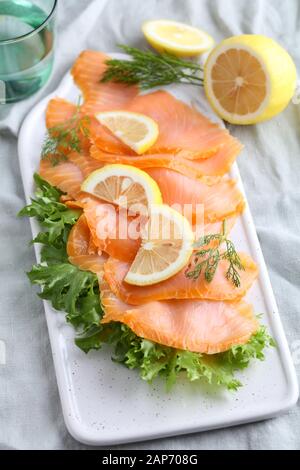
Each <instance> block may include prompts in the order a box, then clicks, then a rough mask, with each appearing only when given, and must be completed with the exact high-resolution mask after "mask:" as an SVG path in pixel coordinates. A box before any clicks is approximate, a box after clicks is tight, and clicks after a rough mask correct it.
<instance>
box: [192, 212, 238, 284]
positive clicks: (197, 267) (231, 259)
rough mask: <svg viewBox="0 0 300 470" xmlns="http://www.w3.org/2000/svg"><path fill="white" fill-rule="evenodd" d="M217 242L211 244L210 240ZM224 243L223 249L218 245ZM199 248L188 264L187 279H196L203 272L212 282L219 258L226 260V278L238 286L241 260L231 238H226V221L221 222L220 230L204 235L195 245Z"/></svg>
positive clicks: (208, 280) (206, 278)
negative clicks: (219, 231) (213, 244)
mask: <svg viewBox="0 0 300 470" xmlns="http://www.w3.org/2000/svg"><path fill="white" fill-rule="evenodd" d="M214 241H216V242H218V243H217V244H216V246H211V243H212V242H214ZM224 244H225V249H224V250H221V249H220V247H221V246H222V245H224ZM195 247H196V248H201V249H200V250H199V251H197V252H196V253H195V254H194V258H193V261H192V263H191V264H190V265H189V267H188V269H187V271H186V273H185V274H186V276H187V277H188V278H189V279H194V280H196V279H198V277H199V276H200V275H201V273H203V272H204V277H205V280H206V281H207V282H212V280H213V278H214V276H215V273H216V271H217V269H218V265H219V262H220V261H221V260H227V261H228V263H229V267H228V269H227V272H226V278H227V279H228V280H229V281H231V282H232V283H233V285H234V286H235V287H240V285H241V277H240V273H239V271H240V270H244V269H245V268H244V266H243V264H242V261H241V259H240V257H239V255H238V253H237V252H236V249H235V246H234V244H233V242H232V241H231V240H229V239H228V238H227V233H226V221H224V222H223V224H222V232H221V233H215V234H212V235H205V236H203V237H201V238H200V240H199V241H198V242H197V243H196V245H195Z"/></svg>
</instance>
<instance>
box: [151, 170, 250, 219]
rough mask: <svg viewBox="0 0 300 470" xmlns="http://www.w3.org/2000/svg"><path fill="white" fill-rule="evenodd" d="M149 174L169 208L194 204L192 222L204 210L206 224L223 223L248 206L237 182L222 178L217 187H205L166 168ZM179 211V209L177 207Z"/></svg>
mask: <svg viewBox="0 0 300 470" xmlns="http://www.w3.org/2000/svg"><path fill="white" fill-rule="evenodd" d="M147 173H148V174H149V175H150V176H151V177H152V178H153V179H154V180H155V181H156V182H157V184H158V186H159V188H160V190H161V193H162V197H163V201H164V203H165V204H168V205H169V206H173V205H175V204H176V205H179V206H180V207H182V208H183V206H184V205H186V206H188V205H191V206H192V207H191V212H192V217H193V222H194V221H195V220H196V216H197V214H198V216H199V215H200V207H199V206H201V205H202V206H203V209H204V220H205V222H215V221H217V220H223V219H225V218H227V217H230V216H231V215H234V214H240V213H241V212H242V211H243V209H244V206H245V202H244V198H243V195H242V194H241V192H240V191H239V189H238V188H237V185H236V182H235V181H233V180H230V179H222V180H221V181H220V182H218V183H216V184H215V185H211V186H209V185H206V184H205V183H203V182H202V181H200V180H196V179H194V178H189V177H187V176H185V175H182V174H180V173H178V172H176V171H174V170H169V169H166V168H149V169H148V170H147ZM174 209H176V207H174Z"/></svg>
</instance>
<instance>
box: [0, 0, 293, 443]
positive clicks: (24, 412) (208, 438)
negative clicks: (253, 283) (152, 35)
mask: <svg viewBox="0 0 300 470" xmlns="http://www.w3.org/2000/svg"><path fill="white" fill-rule="evenodd" d="M150 18H171V19H175V20H179V21H185V22H187V23H191V24H193V25H194V26H198V27H200V28H203V29H205V30H207V31H208V32H209V33H210V34H211V35H213V36H214V37H215V39H216V40H217V41H219V40H221V39H223V38H224V37H227V36H230V35H233V34H240V33H261V34H266V35H268V36H270V37H273V38H274V39H276V40H278V41H279V42H280V43H281V44H282V45H283V46H284V47H286V48H287V49H288V50H289V51H290V53H291V54H292V56H293V57H294V59H295V61H296V63H297V66H298V67H300V47H299V44H300V2H299V0H286V1H284V2H283V1H282V0H268V1H267V0H251V1H249V0H147V1H146V0H144V1H142V0H80V1H77V0H76V1H75V0H63V1H61V2H60V8H59V15H58V26H59V27H58V30H59V31H58V44H57V51H56V61H55V68H54V72H53V76H52V79H51V81H50V82H49V83H48V85H47V86H46V87H45V88H44V89H43V90H42V91H41V92H40V93H39V94H38V95H36V96H34V97H33V98H31V99H29V100H27V101H26V102H23V103H20V104H18V105H15V106H14V107H13V108H11V109H10V108H5V107H3V106H2V108H1V107H0V174H1V185H0V200H1V211H0V227H1V229H0V249H1V251H0V253H1V255H0V259H1V271H0V448H1V449H5V448H16V449H80V448H85V446H83V445H81V444H79V443H77V442H75V441H74V440H73V439H72V438H71V437H70V435H69V434H68V432H67V430H66V428H65V425H64V421H63V417H62V413H61V406H60V402H59V396H58V391H57V385H56V379H55V375H54V369H53V363H52V357H51V352H50V345H49V339H48V332H47V328H46V322H45V318H44V314H43V307H42V304H41V302H40V300H39V299H38V298H37V297H36V295H35V293H34V291H33V290H32V289H31V287H30V286H29V283H28V281H27V278H26V277H25V275H24V271H26V270H28V269H29V268H30V266H31V265H32V263H34V261H35V259H34V254H33V249H32V248H31V247H29V245H28V244H29V240H30V237H31V235H30V229H29V223H28V222H27V221H26V220H23V219H22V220H20V219H17V218H16V213H17V212H18V210H19V209H20V208H21V207H22V206H23V204H24V195H23V188H22V183H21V177H20V171H19V165H18V160H17V134H18V129H19V126H20V124H21V122H22V120H23V118H24V116H25V115H26V113H27V112H28V110H29V109H30V108H31V107H32V106H33V104H34V103H35V102H36V101H37V100H39V99H40V98H41V96H44V95H46V94H47V93H49V92H50V91H52V90H53V89H55V87H56V86H57V84H58V83H59V81H60V79H61V77H62V76H63V74H64V73H65V72H66V71H67V70H68V69H69V67H70V66H71V64H72V62H73V61H74V59H75V58H76V56H77V54H78V53H79V52H80V51H81V50H82V49H85V48H94V49H99V50H103V51H113V50H116V44H118V43H127V44H131V45H135V46H144V45H145V41H144V39H143V38H142V34H141V29H140V26H141V23H142V21H144V20H147V19H150ZM299 70H300V69H299ZM299 70H298V71H299ZM230 130H231V132H232V133H233V134H234V135H235V136H236V137H238V138H239V139H240V140H241V141H242V142H243V143H244V144H245V147H246V150H245V151H244V152H243V155H242V156H241V158H240V159H239V167H240V171H241V173H242V177H243V181H244V184H245V188H246V192H247V196H248V201H249V204H250V207H251V210H252V214H253V216H254V220H255V224H256V228H257V231H258V235H259V238H260V241H261V245H262V249H263V252H264V255H265V258H266V262H267V265H268V268H269V273H270V276H271V281H272V284H273V288H274V291H275V295H276V298H277V302H278V306H279V309H280V312H281V316H282V321H283V324H284V328H285V331H286V334H287V337H288V341H289V344H290V347H291V349H292V350H293V351H294V358H295V362H296V367H297V370H298V373H299V371H300V365H299V364H300V321H299V320H300V302H299V300H300V299H299V277H300V276H299V264H300V236H299V233H300V217H299V215H300V214H299V207H300V106H296V105H293V104H291V105H290V106H289V108H288V109H287V110H286V111H284V113H282V114H281V115H280V116H278V117H277V118H275V119H273V120H272V121H271V122H267V123H264V124H260V125H258V126H252V127H245V128H241V127H234V126H231V128H230ZM297 348H298V350H297ZM3 349H6V364H1V362H4V357H3V354H1V351H2V350H3ZM2 352H3V351H2ZM119 448H141V449H150V448H153V449H158V448H159V449H192V448H193V449H264V448H267V449H276V448H280V449H296V448H298V449H299V448H300V410H299V408H298V409H297V407H295V408H294V409H292V410H291V411H290V412H289V413H287V414H285V415H284V416H282V417H280V418H277V419H273V420H269V421H266V422H261V423H257V424H251V425H245V426H240V427H236V428H231V429H224V430H219V431H212V432H206V433H202V434H196V435H189V436H184V437H173V438H170V439H164V440H159V441H153V442H147V443H139V444H131V445H128V446H121V447H119Z"/></svg>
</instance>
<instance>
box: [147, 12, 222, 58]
mask: <svg viewBox="0 0 300 470" xmlns="http://www.w3.org/2000/svg"><path fill="white" fill-rule="evenodd" d="M142 30H143V33H144V35H145V37H146V39H147V40H148V42H149V43H150V44H151V46H152V47H154V49H156V50H157V51H159V52H162V51H167V52H170V53H172V54H175V55H178V56H194V55H198V54H201V53H203V52H206V51H208V50H209V49H211V48H212V46H213V44H214V40H213V38H212V37H211V36H209V34H207V33H205V32H204V31H201V30H200V29H198V28H194V27H193V26H189V25H187V24H184V23H179V22H177V21H170V20H154V21H147V22H146V23H144V24H143V26H142Z"/></svg>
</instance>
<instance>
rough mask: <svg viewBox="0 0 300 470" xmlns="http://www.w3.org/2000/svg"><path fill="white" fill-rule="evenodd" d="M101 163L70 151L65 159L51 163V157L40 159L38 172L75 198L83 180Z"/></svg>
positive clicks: (99, 166)
mask: <svg viewBox="0 0 300 470" xmlns="http://www.w3.org/2000/svg"><path fill="white" fill-rule="evenodd" d="M102 166H103V164H102V163H101V162H99V161H96V160H94V159H92V158H91V157H89V156H88V155H83V154H79V153H76V152H73V153H70V154H69V155H68V156H67V160H66V161H62V162H60V163H59V164H57V165H53V163H52V162H51V159H48V158H47V159H42V160H41V162H40V169H39V174H40V176H41V177H42V178H44V179H45V180H46V181H48V183H50V184H52V186H56V187H57V188H59V189H60V190H61V191H63V192H65V193H67V194H68V195H69V196H70V197H73V198H75V197H76V196H77V195H78V194H79V193H80V187H81V183H82V182H83V180H84V179H85V178H86V176H87V175H89V174H90V173H91V172H92V171H94V170H97V169H98V168H101V167H102Z"/></svg>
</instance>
